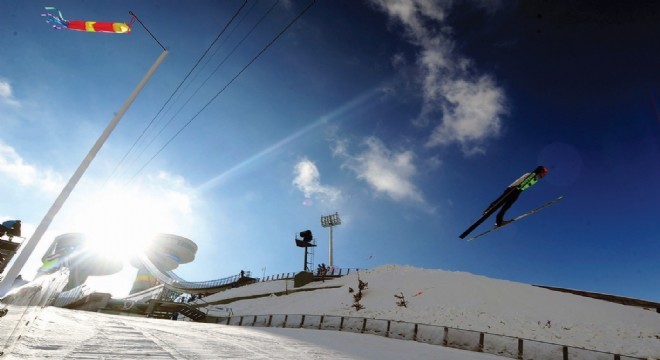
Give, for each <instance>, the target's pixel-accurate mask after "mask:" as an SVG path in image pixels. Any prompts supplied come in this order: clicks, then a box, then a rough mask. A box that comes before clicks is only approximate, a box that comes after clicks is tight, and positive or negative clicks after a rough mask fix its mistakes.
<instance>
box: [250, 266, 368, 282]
mask: <svg viewBox="0 0 660 360" xmlns="http://www.w3.org/2000/svg"><path fill="white" fill-rule="evenodd" d="M358 270H360V269H352V268H335V267H332V268H328V270H327V271H326V273H325V275H324V276H327V277H334V276H345V275H348V274H349V273H351V271H353V272H354V271H358ZM298 273H299V271H298V272H290V273H281V274H277V275H269V276H266V277H264V278H262V279H257V281H258V282H266V281H275V280H285V279H287V280H288V279H293V278H294V277H295V276H296V274H298ZM314 276H321V274H318V273H317V272H314Z"/></svg>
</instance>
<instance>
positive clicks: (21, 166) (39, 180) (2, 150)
mask: <svg viewBox="0 0 660 360" xmlns="http://www.w3.org/2000/svg"><path fill="white" fill-rule="evenodd" d="M0 174H1V175H2V176H3V177H5V178H8V179H12V180H14V181H16V182H17V183H18V184H19V185H22V186H26V187H30V188H33V189H38V190H41V191H44V192H47V193H57V192H58V191H60V190H61V189H62V188H63V186H64V182H63V179H62V176H61V175H60V174H57V173H56V172H55V171H53V170H51V169H40V168H38V167H36V166H34V165H30V164H27V163H26V162H25V161H24V160H23V158H22V157H21V156H20V155H19V154H18V153H17V152H16V150H15V149H14V148H13V147H11V146H9V145H6V144H4V143H3V142H2V141H0Z"/></svg>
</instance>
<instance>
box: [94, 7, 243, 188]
mask: <svg viewBox="0 0 660 360" xmlns="http://www.w3.org/2000/svg"><path fill="white" fill-rule="evenodd" d="M247 2H248V0H245V1H244V2H243V4H242V5H241V7H240V8H238V10H237V11H236V13H234V15H233V16H232V18H231V19H230V20H229V22H228V23H227V24H225V26H224V28H223V29H222V30H221V31H220V33H219V34H218V36H216V38H215V39H214V40H213V42H212V43H211V45H209V47H208V48H207V49H206V51H204V53H203V54H202V56H201V57H200V58H199V59H198V60H197V63H195V65H194V66H193V67H192V69H190V71H189V72H188V74H187V75H186V76H185V77H184V78H183V80H181V83H179V85H178V86H177V87H176V89H174V91H173V92H172V94H171V95H170V97H169V98H168V99H167V101H165V103H164V104H163V106H162V107H161V108H160V110H158V113H156V115H155V116H154V117H153V118H152V119H151V121H150V122H149V124H147V126H146V127H145V128H144V130H143V131H142V133H141V134H140V136H139V137H138V138H137V140H135V142H134V143H133V145H131V147H130V149H129V150H128V151H127V152H126V154H124V156H123V157H122V158H121V160H119V163H118V164H117V166H116V167H115V168H114V170H113V171H112V173H111V174H110V176H109V177H108V179H107V180H106V183H107V182H108V181H109V180H110V178H111V177H112V176H114V174H115V173H116V172H117V169H119V167H120V166H121V165H122V164H123V163H124V161H125V160H126V157H127V156H128V154H129V153H130V152H131V151H132V150H133V148H134V147H135V145H136V144H137V143H138V142H139V141H140V139H142V137H143V136H144V134H145V133H146V131H147V129H149V127H150V126H151V125H152V124H153V122H154V120H156V118H157V117H158V115H160V113H161V112H162V111H163V109H164V108H165V106H167V104H168V103H169V102H170V101H171V100H172V98H173V97H174V95H175V94H176V92H177V91H178V90H179V89H180V88H181V86H182V85H183V83H184V82H185V81H186V80H187V79H188V77H190V74H192V72H193V71H195V69H196V68H197V66H198V65H199V63H200V62H201V61H202V59H203V58H204V57H205V56H206V54H207V53H208V52H209V51H210V50H211V48H212V47H213V45H215V43H216V42H217V41H218V39H220V37H221V36H222V34H224V32H225V31H226V30H227V28H228V27H229V25H230V24H231V23H232V22H233V21H234V19H235V18H236V17H237V16H238V14H239V13H240V12H241V10H242V9H243V8H244V7H245V5H246V4H247ZM131 15H133V16H135V15H134V14H132V12H131ZM135 18H136V19H137V17H135ZM137 20H138V21H139V22H140V24H142V22H141V21H140V20H139V19H137ZM142 26H144V25H142ZM145 29H146V27H145ZM147 32H149V30H147ZM149 34H151V32H149ZM151 36H152V37H153V34H151ZM154 40H156V42H158V40H157V39H156V38H155V37H154ZM158 44H159V45H160V42H158ZM161 46H162V45H161Z"/></svg>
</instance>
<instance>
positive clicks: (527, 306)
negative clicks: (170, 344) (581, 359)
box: [203, 265, 660, 358]
mask: <svg viewBox="0 0 660 360" xmlns="http://www.w3.org/2000/svg"><path fill="white" fill-rule="evenodd" d="M358 276H359V278H360V279H361V280H362V281H364V282H366V283H367V284H368V288H367V289H366V290H365V291H364V292H363V298H362V300H361V301H360V303H361V304H362V305H363V306H364V307H365V308H364V309H362V310H359V311H357V310H355V308H353V307H351V305H352V304H353V294H351V293H349V287H350V288H353V289H354V291H357V290H358ZM324 286H339V287H337V288H330V289H323V290H315V291H311V292H298V293H293V294H289V295H282V296H274V295H273V296H268V297H262V298H256V299H249V300H240V301H235V302H232V303H230V304H226V305H221V306H223V307H230V308H231V309H232V311H233V313H234V315H261V314H319V315H320V314H324V315H342V316H360V317H367V318H380V319H391V320H401V321H408V322H417V323H425V324H435V325H443V326H449V327H456V328H462V329H468V330H478V331H485V332H489V333H495V334H504V335H510V336H514V337H521V338H527V339H534V340H541V341H546V342H551V343H559V344H564V345H570V346H575V347H583V348H588V349H594V350H600V351H606V352H612V353H622V354H628V355H635V356H640V357H652V358H660V314H658V313H656V312H654V311H649V310H644V309H641V308H635V307H630V306H624V305H619V304H614V303H610V302H606V301H602V300H595V299H591V298H585V297H581V296H577V295H572V294H566V293H560V292H555V291H551V290H547V289H543V288H538V287H535V286H532V285H527V284H521V283H515V282H511V281H503V280H495V279H490V278H486V277H483V276H477V275H472V274H469V273H463V272H449V271H443V270H427V269H418V268H412V267H407V266H397V265H386V266H382V267H378V268H376V269H373V270H364V271H360V272H359V273H352V274H350V275H348V276H345V277H343V278H340V279H334V280H328V281H326V282H325V283H318V282H315V283H313V284H309V285H307V286H305V287H303V288H307V287H324ZM287 289H288V290H292V289H293V282H292V281H288V282H287V281H285V280H281V281H273V282H266V283H259V284H254V285H250V286H246V287H241V288H236V289H231V290H228V291H225V292H222V293H218V294H215V295H212V296H209V297H206V298H204V299H203V300H204V301H206V302H213V301H218V300H222V299H229V298H235V297H243V296H251V295H256V294H271V293H279V292H282V291H286V290H287ZM399 294H403V296H404V297H405V300H407V301H408V304H407V307H401V306H397V305H396V301H397V298H395V297H394V295H399Z"/></svg>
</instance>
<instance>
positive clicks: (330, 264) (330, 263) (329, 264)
mask: <svg viewBox="0 0 660 360" xmlns="http://www.w3.org/2000/svg"><path fill="white" fill-rule="evenodd" d="M328 266H330V267H332V226H330V262H329V263H328Z"/></svg>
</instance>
